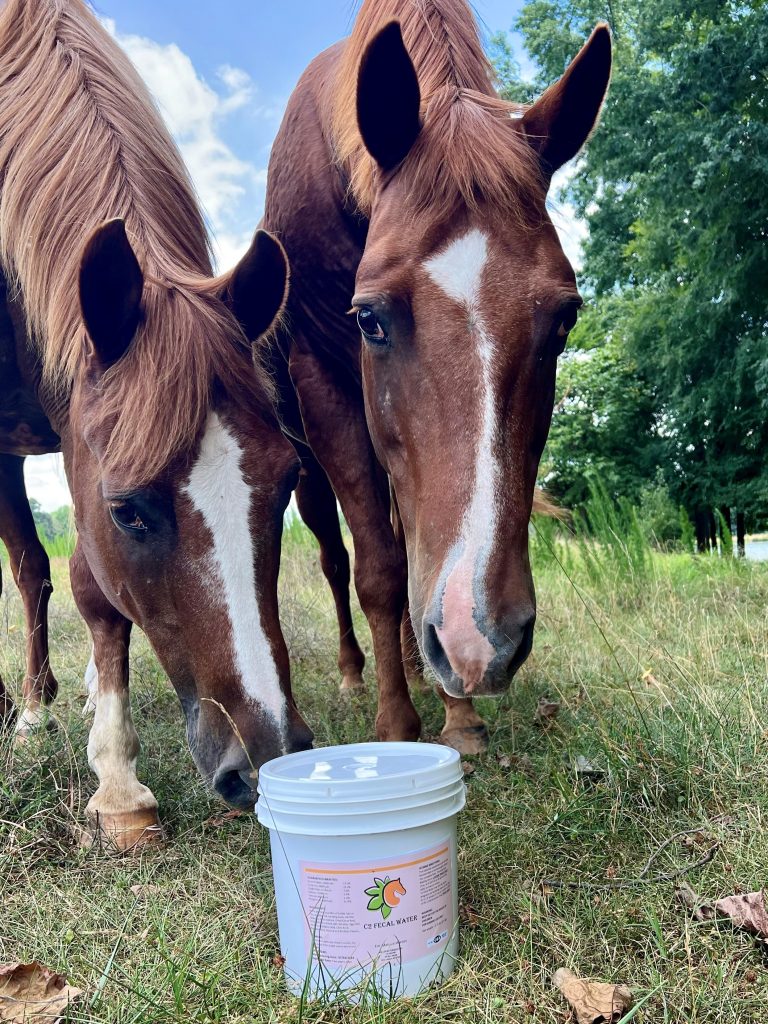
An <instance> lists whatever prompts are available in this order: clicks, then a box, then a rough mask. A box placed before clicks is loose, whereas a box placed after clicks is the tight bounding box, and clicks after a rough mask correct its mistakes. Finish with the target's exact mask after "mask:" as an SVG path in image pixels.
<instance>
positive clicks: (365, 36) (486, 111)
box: [331, 0, 546, 223]
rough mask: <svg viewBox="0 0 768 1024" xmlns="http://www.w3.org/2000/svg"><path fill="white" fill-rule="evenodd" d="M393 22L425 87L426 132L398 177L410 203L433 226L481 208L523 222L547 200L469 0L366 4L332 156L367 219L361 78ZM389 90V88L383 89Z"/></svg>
mask: <svg viewBox="0 0 768 1024" xmlns="http://www.w3.org/2000/svg"><path fill="white" fill-rule="evenodd" d="M391 21H398V22H399V23H400V28H401V31H402V34H403V41H404V43H405V46H406V49H407V50H408V53H409V54H410V57H411V60H412V61H413V64H414V67H415V69H416V74H417V76H418V79H419V87H420V90H421V119H422V130H421V133H420V134H419V137H418V139H417V140H416V143H415V144H414V146H413V149H412V150H411V152H410V153H409V154H408V156H407V157H406V158H405V160H404V161H403V163H402V165H401V167H400V168H399V170H398V175H399V178H400V179H404V180H405V182H406V185H407V188H406V191H407V195H408V198H409V202H410V204H411V205H412V206H413V207H414V208H415V209H417V210H419V211H421V212H424V211H430V212H431V213H432V215H433V216H434V217H435V219H436V220H437V219H444V218H447V217H450V216H451V214H452V213H453V212H454V210H455V208H456V206H457V204H458V203H460V202H463V203H464V204H465V205H467V206H469V207H470V208H475V207H477V206H478V204H479V203H480V202H483V203H485V204H486V205H489V206H491V207H494V208H496V209H498V210H499V211H500V212H502V213H503V215H504V216H505V217H506V218H509V217H510V216H512V217H517V218H518V219H519V220H521V221H522V222H523V223H525V222H527V220H528V219H529V217H530V212H531V208H532V206H540V205H541V203H542V200H543V197H544V194H545V193H546V187H545V185H544V181H543V178H542V175H541V169H540V166H539V162H538V159H537V157H536V155H535V153H534V152H533V150H532V148H531V146H530V145H529V144H528V143H527V142H526V140H525V138H524V136H523V135H522V133H521V132H520V130H519V128H518V127H516V123H515V122H516V119H518V118H519V117H520V115H521V114H522V111H523V108H522V107H520V106H518V105H516V104H514V103H507V102H505V101H504V100H502V99H500V98H499V96H498V95H497V94H496V91H495V89H494V73H493V69H492V67H491V65H490V63H489V61H488V59H487V58H486V56H485V53H484V52H483V47H482V43H481V41H480V36H479V33H478V29H477V25H476V23H475V18H474V15H473V13H472V10H471V8H470V6H469V4H468V3H466V0H364V3H363V5H362V7H361V8H360V11H359V13H358V15H357V18H356V20H355V24H354V27H353V29H352V34H351V35H350V36H349V38H348V39H347V41H346V43H345V45H344V50H343V52H342V54H341V58H340V61H339V66H338V71H337V75H336V78H335V82H334V86H333V96H332V99H331V136H332V140H333V146H334V150H335V154H336V159H337V161H338V163H339V165H340V166H341V168H342V170H343V172H344V173H345V175H346V177H347V179H348V181H349V191H350V194H351V196H352V197H353V199H354V200H355V202H356V203H357V206H358V208H359V209H360V210H361V212H362V213H364V214H365V215H366V216H369V215H370V211H371V205H372V203H373V199H374V196H375V192H376V184H377V183H376V173H377V172H376V167H375V163H374V161H373V159H372V158H371V157H370V156H369V154H368V152H367V151H366V149H365V147H364V145H363V141H362V138H361V136H360V132H359V130H358V126H357V77H358V71H359V68H360V63H361V61H362V58H363V55H364V53H365V50H366V47H367V46H368V44H369V43H370V41H371V39H372V38H373V37H374V36H375V35H376V33H377V32H379V30H380V29H382V28H383V27H384V26H385V25H386V24H388V23H389V22H391ZM382 88H386V83H382Z"/></svg>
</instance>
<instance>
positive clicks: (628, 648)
mask: <svg viewBox="0 0 768 1024" xmlns="http://www.w3.org/2000/svg"><path fill="white" fill-rule="evenodd" d="M580 545H581V546H580ZM533 546H534V560H535V564H536V574H537V586H538V599H539V624H538V626H537V638H536V644H535V651H534V654H533V655H532V657H531V659H530V660H529V662H528V664H527V665H526V666H525V668H524V669H523V670H522V672H521V673H520V675H519V677H518V678H517V680H516V681H515V684H514V686H513V687H512V689H511V691H510V693H509V694H508V695H507V696H505V697H504V698H503V699H501V700H499V701H498V702H494V701H490V700H486V701H481V702H479V706H480V710H481V712H482V713H483V714H484V715H485V717H486V718H487V720H488V721H489V724H490V726H491V735H492V746H491V750H490V752H489V754H488V755H487V756H485V757H483V758H480V759H477V760H476V761H475V770H474V771H473V772H472V773H471V774H470V775H468V776H467V784H468V791H469V793H468V804H467V808H466V810H465V812H464V813H463V815H462V818H461V825H460V861H459V863H460V866H459V871H460V901H461V905H462V956H461V961H460V964H459V966H458V969H457V970H456V972H455V973H454V975H453V976H452V977H451V978H450V979H449V981H448V982H447V983H446V984H445V985H444V986H443V987H442V988H440V989H438V990H436V991H434V992H430V993H427V994H426V995H424V996H423V997H421V998H419V999H417V1000H413V1001H406V1000H403V1001H399V1002H397V1003H394V1004H391V1005H379V1006H370V1007H356V1008H344V1007H340V1006H323V1005H315V1006H301V1004H299V1003H298V1002H297V1001H295V1000H294V999H292V998H290V997H289V996H288V995H287V994H286V993H285V990H284V987H283V985H282V980H281V971H280V967H279V961H278V960H277V959H276V958H277V955H278V953H279V945H278V938H277V930H276V918H275V908H274V897H273V892H272V884H271V875H270V864H269V851H268V840H267V836H266V834H265V833H264V832H263V831H262V829H261V828H260V827H259V825H258V824H257V823H256V821H255V819H254V818H252V817H250V816H243V817H240V818H235V819H228V818H223V817H222V810H223V809H222V807H221V806H220V805H219V804H217V803H216V801H215V800H214V799H213V798H212V797H211V796H210V795H209V794H208V793H207V792H206V791H205V790H204V789H203V787H202V785H201V784H200V782H199V780H198V778H197V776H196V774H195V772H194V769H193V766H192V762H191V759H190V757H189V754H188V751H187V749H186V745H185V741H184V736H183V729H182V721H181V712H180V710H179V708H178V705H177V702H176V699H175V696H174V694H173V692H172V691H171V690H170V688H169V687H168V685H167V683H166V681H165V680H164V677H163V675H162V673H161V671H160V670H159V668H158V666H157V663H156V661H155V659H154V657H153V656H152V654H151V652H150V651H149V648H148V646H147V645H146V643H145V642H144V641H143V640H141V639H140V638H138V637H137V640H138V641H139V642H137V643H135V647H134V649H133V651H132V672H133V704H134V709H135V717H136V722H137V727H138V729H139V733H140V736H141V738H142V744H143V747H142V754H141V758H140V767H139V774H140V777H141V778H142V779H143V780H145V781H147V782H148V783H150V784H151V786H152V788H153V790H154V792H155V795H156V796H157V797H158V799H159V801H160V807H161V813H162V816H163V820H164V823H165V825H166V826H167V828H168V830H169V832H170V834H171V836H172V841H171V842H170V843H169V844H168V845H167V846H166V847H165V848H164V849H162V850H158V851H153V852H152V853H150V854H148V855H146V856H144V857H143V858H142V859H124V860H119V859H113V858H110V857H108V856H106V855H104V854H101V853H98V852H96V851H90V852H84V851H82V850H80V849H79V848H78V847H77V846H76V845H75V843H74V841H73V839H72V826H73V825H74V824H76V823H77V822H79V821H81V820H82V811H83V808H84V806H85V803H86V802H87V799H88V797H89V795H90V793H91V792H92V790H93V786H94V779H93V777H92V776H91V774H90V772H89V769H88V766H87V762H86V756H85V745H86V737H87V727H86V724H85V723H84V722H83V720H82V719H81V717H80V714H79V710H80V706H81V696H80V691H81V678H82V672H83V669H84V667H85V664H86V661H87V658H88V654H89V645H88V642H87V639H86V635H85V630H84V627H83V625H82V623H81V622H80V620H79V618H78V616H77V614H76V612H75V610H74V607H73V604H72V601H71V598H70V596H69V593H68V588H67V584H66V564H65V562H64V561H63V560H60V559H55V560H54V567H55V568H54V571H55V582H56V594H55V596H54V602H53V605H52V608H53V621H52V645H53V652H54V656H53V657H54V667H55V670H56V671H57V673H58V676H59V679H60V681H61V683H62V694H61V698H60V700H59V702H58V704H57V714H58V717H59V720H60V721H61V722H62V724H63V725H64V729H63V730H62V731H60V732H59V733H58V734H56V735H51V736H46V737H43V738H41V739H40V740H39V742H37V743H35V744H32V745H29V746H28V747H26V748H23V749H21V750H16V751H14V750H12V749H11V748H10V746H9V745H8V744H7V743H6V744H5V746H3V747H2V749H1V750H0V908H2V909H1V910H0V960H9V961H10V960H21V961H26V960H33V959H36V960H40V961H41V962H42V963H45V964H47V965H48V966H50V967H53V968H55V969H57V970H60V971H62V972H64V973H66V975H67V977H68V979H69V981H70V983H71V984H74V985H77V986H78V987H81V988H85V989H87V991H88V992H89V999H88V1001H87V1002H86V1003H85V1004H84V1005H83V1006H82V1007H81V1008H80V1009H79V1010H78V1011H77V1013H76V1014H75V1013H73V1014H72V1019H73V1020H74V1019H76V1020H79V1021H100V1022H121V1024H133V1022H138V1021H142V1022H143V1021H153V1022H155V1021H156V1022H179V1024H180V1022H182V1021H184V1022H195V1024H197V1022H199V1024H208V1022H210V1024H213V1022H219V1021H221V1022H224V1021H226V1022H240V1021H243V1022H245V1021H248V1022H253V1021H256V1022H259V1024H261V1022H264V1024H267V1022H279V1024H288V1022H293V1021H296V1022H299V1021H303V1022H308V1024H320V1022H328V1024H373V1022H382V1024H383V1022H392V1024H437V1022H443V1021H449V1022H454V1021H455V1022H472V1024H491V1022H492V1024H507V1022H508V1024H513V1022H514V1024H518V1022H523V1021H531V1022H536V1024H544V1022H547V1024H551V1022H564V1021H566V1020H567V1019H568V1011H567V1008H566V1007H565V1004H564V1003H563V1002H562V1000H561V998H560V997H559V996H558V995H557V993H555V992H553V990H552V987H551V976H552V974H553V973H554V971H555V970H556V968H558V967H560V966H566V967H570V968H571V969H573V970H575V971H576V972H577V973H579V974H582V975H584V976H591V977H596V978H601V979H603V980H611V981H617V982H618V981H623V982H626V983H628V984H629V985H630V986H631V987H632V988H633V990H634V992H635V995H636V997H637V998H638V1000H642V999H644V998H645V997H647V996H649V998H648V999H647V1001H646V1002H645V1004H644V1005H643V1006H642V1007H641V1008H640V1010H639V1011H638V1013H637V1015H636V1016H634V1017H632V1018H631V1019H632V1020H633V1021H642V1022H654V1024H656V1022H659V1024H660V1022H665V1021H669V1022H680V1021H686V1022H689V1021H692V1022H697V1024H704V1022H706V1024H715V1022H717V1024H728V1022H734V1024H736V1022H738V1024H745V1022H751V1021H754V1022H758V1021H761V1022H763V1021H765V1019H766V1016H767V1015H768V954H766V951H765V948H764V947H761V946H760V945H759V944H758V943H756V942H755V941H754V940H753V939H751V938H750V937H749V936H747V935H745V934H744V933H739V932H735V931H733V930H732V929H731V928H730V927H728V926H727V925H726V924H725V923H722V922H719V923H715V924H712V923H708V924H701V923H697V922H695V921H693V920H692V919H691V917H690V914H689V913H688V912H686V910H685V909H684V908H683V907H682V906H681V905H679V904H678V903H677V902H676V900H675V898H674V883H672V882H654V883H649V884H628V885H626V886H618V885H617V884H616V883H617V882H621V881H622V880H628V881H630V882H631V881H632V880H633V879H636V878H637V877H638V876H639V875H640V873H641V871H642V870H643V867H644V866H645V865H646V863H647V861H648V860H649V858H650V857H651V856H652V854H653V853H654V851H656V850H658V849H659V847H661V845H662V844H663V843H664V842H665V841H666V840H668V839H670V838H671V837H673V836H675V835H676V834H677V833H679V832H682V831H684V830H692V829H693V830H699V831H697V832H695V833H693V834H691V835H688V836H685V837H680V838H679V839H676V840H675V841H673V842H672V843H670V845H669V846H668V847H666V848H665V849H664V850H663V851H662V853H661V855H660V856H659V858H658V861H657V863H656V864H655V865H654V867H653V870H652V871H651V872H650V874H652V875H655V874H657V873H661V874H663V873H665V872H673V871H675V870H677V869H680V868H682V867H684V866H685V865H686V864H690V863H693V862H695V861H697V860H699V859H700V858H701V856H702V853H703V852H704V851H705V850H706V849H708V845H709V844H711V843H715V842H717V843H719V844H720V845H719V848H718V851H717V855H716V856H715V858H714V859H713V860H712V861H711V863H709V864H707V865H706V866H705V867H703V868H700V869H698V870H696V871H694V872H692V873H691V874H690V875H689V876H687V877H688V881H689V882H690V884H691V885H692V886H693V887H694V888H695V889H696V890H697V891H698V892H700V893H701V894H702V895H703V896H704V897H706V898H708V899H712V898H717V897H719V896H723V895H726V894H729V893H732V892H734V891H737V889H738V888H741V889H743V890H744V891H750V890H754V889H758V888H760V887H761V886H762V885H764V884H765V883H766V881H767V879H766V875H767V874H768V828H766V822H767V821H768V619H767V618H766V608H767V607H768V568H766V567H763V566H760V565H748V564H744V563H739V562H736V561H733V560H723V561H721V560H719V559H715V558H706V557H705V558H694V557H691V556H688V555H658V554H654V555H649V554H648V553H647V552H646V553H645V554H643V555H642V557H641V558H640V556H637V557H634V559H633V558H631V557H630V558H628V560H627V561H626V565H623V563H622V556H621V554H620V552H619V553H617V552H616V551H614V552H613V553H611V550H610V548H609V547H607V546H603V545H593V546H592V547H591V548H590V550H589V554H587V555H584V551H583V544H582V542H580V541H576V542H569V543H565V542H563V541H562V540H561V539H560V538H559V537H558V536H556V535H555V533H553V532H552V531H551V530H550V529H549V528H548V527H544V528H542V529H541V531H540V533H539V534H538V535H537V536H536V538H535V540H534V545H533ZM638 558H639V561H638ZM590 559H591V561H590ZM601 560H602V561H601ZM315 561H316V552H315V550H314V547H313V544H312V543H311V542H309V541H308V539H307V537H306V534H305V533H304V532H303V531H302V529H301V528H300V527H295V526H294V527H291V530H290V536H289V538H288V541H287V544H286V556H285V560H284V573H283V578H282V584H281V585H282V593H283V617H284V625H285V631H286V636H287V639H288V642H289V645H290V648H291V653H292V658H293V665H294V676H295V680H296V690H297V696H298V701H299V705H300V707H301V708H302V711H303V713H304V715H305V717H306V719H307V721H309V722H310V723H311V725H312V727H313V728H314V730H315V732H316V735H317V742H318V743H320V744H326V743H331V742H349V741H356V740H364V739H370V738H372V737H373V718H374V697H373V693H372V692H370V693H369V694H368V695H367V696H365V697H362V698H356V699H354V700H352V701H350V700H349V699H348V698H347V699H344V698H342V697H341V696H340V695H339V694H338V693H337V691H336V681H337V670H336V664H335V662H336V638H335V619H334V615H333V606H332V603H331V600H330V595H329V593H328V591H327V589H326V587H325V585H324V582H323V580H322V577H321V575H320V572H319V569H316V567H315ZM600 565H602V571H600ZM638 565H642V571H640V570H639V569H638ZM596 566H597V567H596ZM8 575H9V574H7V573H6V583H8ZM356 615H357V621H358V627H359V635H360V636H361V638H362V639H363V641H364V643H365V646H366V648H367V649H369V648H370V642H369V637H368V634H367V630H366V629H365V627H364V623H363V621H362V619H361V616H360V614H359V610H357V611H356ZM0 630H1V631H2V641H3V642H2V649H1V650H0V673H2V675H3V677H4V678H5V679H6V681H7V682H8V683H9V684H10V685H12V686H13V685H15V684H17V683H18V681H19V680H20V679H21V676H22V671H23V649H24V639H23V631H22V627H21V608H20V602H19V599H18V596H17V594H16V593H15V591H14V590H13V588H12V586H10V585H8V586H7V587H6V592H5V594H4V596H3V598H2V603H1V604H0ZM366 674H367V677H368V679H369V680H371V678H372V671H371V668H370V660H369V667H368V668H367V669H366ZM542 696H547V697H549V698H552V699H555V700H559V701H561V703H562V706H561V711H560V713H559V715H558V716H557V718H556V719H555V721H554V723H553V725H552V726H551V727H550V728H549V729H548V730H542V729H540V728H537V727H535V726H534V724H533V716H534V711H535V708H536V705H537V701H538V700H539V698H540V697H542ZM416 701H417V704H418V706H419V710H420V712H421V714H422V715H423V718H424V722H425V730H426V733H427V735H432V736H434V735H436V734H437V733H439V731H440V728H441V715H440V705H439V702H438V701H437V699H436V698H434V697H432V696H431V695H430V694H417V695H416ZM503 755H507V757H504V756H503ZM578 757H583V758H586V759H587V760H588V761H589V762H590V764H591V765H592V766H593V767H594V769H595V771H596V772H597V773H600V774H598V775H597V777H594V776H593V777H590V778H585V777H584V775H578V774H575V773H574V771H573V767H572V766H573V764H574V762H575V760H576V758H578ZM500 758H501V759H500ZM552 883H567V884H566V885H560V884H557V885H556V884H552Z"/></svg>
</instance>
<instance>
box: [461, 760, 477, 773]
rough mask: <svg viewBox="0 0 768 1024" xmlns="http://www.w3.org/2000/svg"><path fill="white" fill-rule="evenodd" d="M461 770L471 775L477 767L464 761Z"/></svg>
mask: <svg viewBox="0 0 768 1024" xmlns="http://www.w3.org/2000/svg"><path fill="white" fill-rule="evenodd" d="M461 768H462V771H463V772H464V774H465V775H471V774H472V773H473V772H474V770H475V766H474V765H473V764H472V762H471V761H462V762H461Z"/></svg>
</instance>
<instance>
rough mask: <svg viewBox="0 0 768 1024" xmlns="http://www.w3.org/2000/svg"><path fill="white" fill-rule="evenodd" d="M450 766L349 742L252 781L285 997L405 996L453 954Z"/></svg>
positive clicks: (422, 751) (421, 751) (455, 773)
mask: <svg viewBox="0 0 768 1024" xmlns="http://www.w3.org/2000/svg"><path fill="white" fill-rule="evenodd" d="M465 799H466V793H465V788H464V777H463V772H462V768H461V762H460V760H459V755H458V753H457V752H456V751H455V750H451V749H450V748H449V747H443V746H438V745H437V744H434V743H357V744H352V745H350V746H344V747H321V748H318V749H316V750H307V751H302V752H301V753H298V754H287V755H286V756H285V757H278V758H276V759H275V760H273V761H269V762H268V763H267V764H265V765H264V766H263V767H262V768H261V769H260V770H259V802H258V803H257V805H256V813H257V815H258V818H259V821H260V822H261V823H262V825H266V826H267V828H268V829H269V830H270V840H271V846H272V870H273V873H274V880H275V895H276V899H277V919H278V924H279V927H280V948H281V951H282V955H283V957H284V958H285V977H286V981H287V983H288V987H289V989H290V990H291V991H292V992H294V993H295V994H296V995H301V994H304V995H305V996H306V997H307V998H310V999H312V998H317V997H319V996H325V997H330V998H333V997H334V996H341V995H343V996H344V997H345V998H347V999H350V1000H354V1001H357V1000H359V999H364V998H366V997H373V996H376V997H378V998H381V997H385V998H394V997H396V996H403V995H407V996H412V995H416V994H417V993H418V992H420V991H421V990H422V989H423V988H424V987H425V986H427V985H429V984H431V983H432V982H434V981H441V980H442V979H443V978H446V977H447V976H448V975H449V974H450V973H451V971H452V970H453V967H454V964H455V961H456V957H457V954H458V949H459V932H458V894H457V883H456V816H457V814H458V813H459V811H460V810H461V809H462V808H463V806H464V802H465Z"/></svg>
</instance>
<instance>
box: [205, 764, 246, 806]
mask: <svg viewBox="0 0 768 1024" xmlns="http://www.w3.org/2000/svg"><path fill="white" fill-rule="evenodd" d="M213 788H214V789H215V790H216V792H217V793H218V794H219V796H220V797H221V798H222V800H225V801H226V803H228V804H229V805H230V806H232V807H237V809H238V810H241V811H248V810H253V804H254V794H253V788H252V786H251V782H250V780H249V781H247V782H246V781H245V779H243V776H242V775H241V774H240V772H239V771H237V770H236V769H234V770H227V771H219V772H217V773H216V775H215V776H214V780H213Z"/></svg>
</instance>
